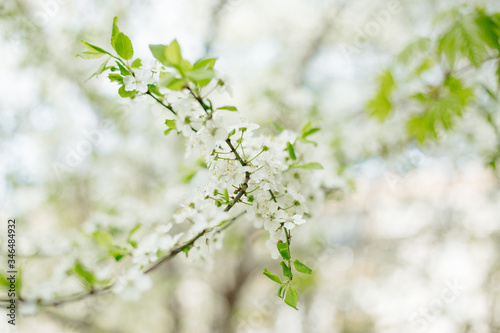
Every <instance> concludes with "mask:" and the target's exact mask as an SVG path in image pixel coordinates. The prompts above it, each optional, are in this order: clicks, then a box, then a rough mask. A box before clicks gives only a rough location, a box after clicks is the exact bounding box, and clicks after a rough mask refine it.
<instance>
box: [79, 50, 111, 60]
mask: <svg viewBox="0 0 500 333" xmlns="http://www.w3.org/2000/svg"><path fill="white" fill-rule="evenodd" d="M104 54H105V53H100V52H92V51H85V52H82V53H78V54H77V55H76V56H77V57H80V58H83V59H97V58H100V57H102V56H103V55H104Z"/></svg>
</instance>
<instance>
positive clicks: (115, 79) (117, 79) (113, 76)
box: [108, 73, 123, 84]
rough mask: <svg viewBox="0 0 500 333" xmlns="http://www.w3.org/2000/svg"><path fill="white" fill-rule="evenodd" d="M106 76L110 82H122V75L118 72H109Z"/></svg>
mask: <svg viewBox="0 0 500 333" xmlns="http://www.w3.org/2000/svg"><path fill="white" fill-rule="evenodd" d="M108 78H109V80H110V81H111V82H118V83H120V84H123V76H121V75H120V74H113V73H110V74H108Z"/></svg>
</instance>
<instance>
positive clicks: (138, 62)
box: [130, 58, 142, 68]
mask: <svg viewBox="0 0 500 333" xmlns="http://www.w3.org/2000/svg"><path fill="white" fill-rule="evenodd" d="M141 66H142V60H141V59H140V58H137V59H135V60H134V61H132V64H130V67H132V68H139V67H141Z"/></svg>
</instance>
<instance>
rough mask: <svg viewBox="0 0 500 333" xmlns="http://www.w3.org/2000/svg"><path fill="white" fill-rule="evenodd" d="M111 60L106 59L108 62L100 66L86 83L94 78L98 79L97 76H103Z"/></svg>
mask: <svg viewBox="0 0 500 333" xmlns="http://www.w3.org/2000/svg"><path fill="white" fill-rule="evenodd" d="M109 59H110V58H108V59H106V61H104V62H103V63H102V64H101V66H99V68H98V69H97V70H96V71H95V73H94V74H92V75H91V76H90V77H89V78H88V79H87V80H85V82H86V81H88V80H90V79H91V78H93V77H94V76H96V77H97V76H99V75H101V74H102V73H103V72H104V71H105V70H106V68H107V67H106V65H107V64H108V61H109Z"/></svg>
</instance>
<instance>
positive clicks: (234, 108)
mask: <svg viewBox="0 0 500 333" xmlns="http://www.w3.org/2000/svg"><path fill="white" fill-rule="evenodd" d="M217 110H227V111H235V112H236V111H238V109H236V107H235V106H230V105H226V106H221V107H220V108H217Z"/></svg>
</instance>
